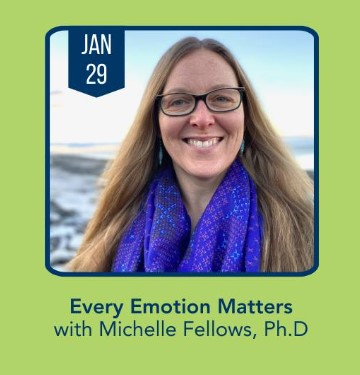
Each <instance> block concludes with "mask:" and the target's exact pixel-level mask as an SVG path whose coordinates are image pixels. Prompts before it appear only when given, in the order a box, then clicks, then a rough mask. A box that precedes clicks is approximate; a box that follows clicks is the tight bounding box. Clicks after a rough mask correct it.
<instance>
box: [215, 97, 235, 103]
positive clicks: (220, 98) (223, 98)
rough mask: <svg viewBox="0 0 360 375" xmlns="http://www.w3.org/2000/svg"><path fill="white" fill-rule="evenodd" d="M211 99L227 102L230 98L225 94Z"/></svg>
mask: <svg viewBox="0 0 360 375" xmlns="http://www.w3.org/2000/svg"><path fill="white" fill-rule="evenodd" d="M213 100H214V101H216V102H229V101H231V100H230V98H228V97H226V96H217V97H215V98H214V99H213Z"/></svg>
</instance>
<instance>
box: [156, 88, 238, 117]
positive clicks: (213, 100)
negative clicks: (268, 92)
mask: <svg viewBox="0 0 360 375" xmlns="http://www.w3.org/2000/svg"><path fill="white" fill-rule="evenodd" d="M244 92H245V88H244V87H224V88H221V89H217V90H212V91H209V92H208V93H206V94H202V95H193V94H189V93H186V92H175V93H171V94H165V95H157V97H156V99H157V100H158V101H159V103H160V108H161V111H162V112H163V113H164V114H165V115H167V116H185V115H189V114H190V113H191V112H193V111H194V110H195V108H196V105H197V103H198V101H199V100H203V101H204V103H205V104H206V107H207V108H208V109H209V110H210V111H212V112H229V111H234V110H235V109H237V108H239V107H240V104H241V101H242V97H243V93H244Z"/></svg>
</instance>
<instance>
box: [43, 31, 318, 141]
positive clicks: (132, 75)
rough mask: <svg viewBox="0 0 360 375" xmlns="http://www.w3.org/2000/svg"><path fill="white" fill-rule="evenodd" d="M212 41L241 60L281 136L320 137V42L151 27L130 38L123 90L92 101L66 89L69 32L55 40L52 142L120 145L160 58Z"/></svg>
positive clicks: (276, 34) (291, 35)
mask: <svg viewBox="0 0 360 375" xmlns="http://www.w3.org/2000/svg"><path fill="white" fill-rule="evenodd" d="M190 35H192V36H197V37H199V38H209V37H210V38H214V39H217V40H219V41H220V42H222V43H223V44H225V45H226V46H227V47H228V48H229V49H230V50H231V51H232V52H233V53H234V55H235V56H236V58H237V59H238V61H239V62H240V64H241V65H242V67H243V68H244V70H245V72H246V73H247V75H248V77H249V78H250V81H251V82H252V84H253V86H254V88H255V91H256V92H257V94H258V97H259V99H260V101H261V103H262V105H263V107H264V109H265V112H266V113H267V115H268V117H269V118H270V120H271V121H272V122H273V125H274V127H275V128H276V130H277V131H278V132H279V134H280V135H283V136H309V137H313V133H314V119H313V117H314V108H313V103H314V40H313V36H312V35H311V34H310V33H307V32H306V31H299V30H298V31H297V30H286V31H284V30H281V31H280V30H251V31H250V30H246V31H245V30H238V31H237V30H235V31H234V30H231V31H224V30H209V31H195V30H194V31H191V30H188V31H183V30H171V31H170V30H161V31H155V30H151V31H149V30H146V31H126V33H125V82H126V87H125V89H123V90H119V91H116V92H114V93H112V94H108V95H105V96H104V97H100V98H92V97H89V96H87V95H84V94H82V93H78V92H76V91H74V90H71V89H68V88H67V32H66V31H62V32H57V33H54V34H53V35H52V36H51V63H50V76H51V79H50V91H51V92H58V93H57V94H53V95H52V96H51V111H50V112H51V124H50V127H51V132H50V138H51V143H62V142H65V143H67V142H85V143H88V142H121V140H122V139H123V137H124V135H125V134H126V132H127V130H128V128H129V126H130V125H131V122H132V120H133V117H134V114H135V112H136V109H137V106H138V104H139V102H140V99H141V96H142V93H143V90H144V88H145V86H146V83H147V81H148V79H149V77H150V75H151V72H152V70H153V68H154V67H155V64H156V63H157V61H158V60H159V58H160V57H161V55H162V54H163V53H164V52H165V51H166V50H167V48H168V47H170V46H171V45H172V44H173V43H174V42H176V41H177V40H179V39H181V38H183V37H185V36H190Z"/></svg>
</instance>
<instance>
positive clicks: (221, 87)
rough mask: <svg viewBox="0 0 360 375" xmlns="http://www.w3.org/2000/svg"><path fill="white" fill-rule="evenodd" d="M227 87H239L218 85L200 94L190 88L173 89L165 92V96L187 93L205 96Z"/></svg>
mask: <svg viewBox="0 0 360 375" xmlns="http://www.w3.org/2000/svg"><path fill="white" fill-rule="evenodd" d="M225 87H237V86H234V85H229V84H226V83H220V84H216V85H212V86H210V87H209V88H208V90H207V91H205V92H199V93H194V92H192V90H190V89H189V88H185V87H182V86H181V87H180V86H179V87H173V88H171V89H169V90H166V91H164V92H163V95H166V94H174V93H187V94H195V95H201V94H205V93H207V92H209V91H212V90H217V89H223V88H225Z"/></svg>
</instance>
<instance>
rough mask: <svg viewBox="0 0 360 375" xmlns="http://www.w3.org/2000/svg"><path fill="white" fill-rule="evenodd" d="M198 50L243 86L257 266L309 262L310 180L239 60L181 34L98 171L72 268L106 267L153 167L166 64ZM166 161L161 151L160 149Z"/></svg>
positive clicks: (278, 268) (282, 268)
mask: <svg viewBox="0 0 360 375" xmlns="http://www.w3.org/2000/svg"><path fill="white" fill-rule="evenodd" d="M200 48H205V49H208V50H210V51H213V52H215V53H217V54H219V55H220V56H222V57H223V58H224V59H225V60H226V61H227V62H228V64H229V65H230V66H231V67H232V68H233V70H234V72H235V74H236V76H237V79H238V81H239V86H243V87H245V96H244V101H243V105H244V114H245V134H244V139H245V143H246V151H245V153H244V154H243V155H240V154H239V156H238V157H239V158H240V159H241V161H242V163H243V164H244V166H245V167H246V169H247V170H248V172H249V174H250V175H251V177H252V178H253V180H254V182H255V184H256V186H257V191H258V200H259V206H260V209H261V212H262V215H263V221H264V239H263V248H262V265H261V270H262V271H266V272H299V271H304V270H307V269H309V268H311V267H312V265H313V252H314V250H313V186H312V182H311V180H310V178H309V177H308V176H307V175H306V173H305V172H303V171H302V170H301V169H300V168H299V167H298V165H297V164H296V162H295V161H294V160H293V158H292V156H291V155H290V154H289V152H288V151H287V149H286V148H285V147H284V145H283V143H282V141H281V139H280V137H279V136H278V135H277V134H276V133H275V131H274V130H273V129H272V127H271V125H270V122H269V120H268V119H267V118H266V116H265V114H264V113H263V111H262V109H261V107H260V105H259V101H258V100H257V98H256V95H255V93H254V90H253V89H252V87H251V85H250V82H249V80H248V79H247V77H246V75H245V73H244V72H243V70H242V68H241V67H240V65H239V63H238V62H237V61H236V59H235V58H234V57H233V55H232V54H231V53H230V52H229V50H228V49H227V48H226V47H224V46H223V45H222V44H221V43H219V42H217V41H215V40H213V39H204V40H199V39H197V38H194V37H189V38H185V39H182V40H180V41H179V42H177V43H176V44H174V45H173V46H172V47H171V48H170V49H169V50H168V51H167V52H166V53H165V54H164V55H163V56H162V58H161V59H160V61H159V62H158V64H157V66H156V67H155V70H154V72H153V74H152V76H151V78H150V80H149V82H148V85H147V88H146V89H145V92H144V95H143V98H142V101H141V104H140V107H139V109H138V112H137V115H136V117H135V120H134V123H133V125H132V127H131V129H130V131H129V133H128V135H127V137H126V138H125V140H124V141H123V143H122V145H121V148H120V150H119V152H118V154H117V156H116V158H115V159H114V161H113V162H112V164H111V166H110V167H109V169H108V170H107V171H106V172H105V174H104V179H105V181H106V184H105V187H104V190H103V192H102V194H101V197H100V200H99V202H98V206H97V209H96V212H95V214H94V217H93V218H92V220H91V221H90V222H89V224H88V226H87V229H86V232H85V235H84V240H83V243H82V245H81V247H80V249H79V251H78V253H77V255H76V256H75V258H74V259H73V260H72V261H71V262H70V264H69V268H70V269H71V270H72V271H83V272H101V271H110V269H111V262H112V259H113V256H114V253H115V251H116V247H117V245H118V243H119V240H120V239H121V237H122V235H123V234H124V232H125V230H126V228H127V227H128V225H129V224H130V223H131V222H132V220H133V219H134V217H135V215H136V214H137V212H138V210H139V208H140V205H141V202H142V200H143V199H144V194H145V192H146V188H147V184H148V183H149V181H151V178H152V176H153V175H154V173H155V172H156V170H157V169H158V168H159V166H158V162H157V156H158V151H159V125H158V110H157V108H156V102H155V98H156V95H158V94H160V93H162V90H163V88H164V86H165V84H166V81H167V79H168V77H169V75H170V73H171V71H172V69H173V68H174V66H175V65H176V64H177V63H178V62H179V61H180V59H182V58H183V57H184V56H186V55H188V54H190V53H191V52H193V51H195V50H198V49H200ZM165 157H166V158H167V160H168V161H169V159H168V158H169V156H168V155H165Z"/></svg>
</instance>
